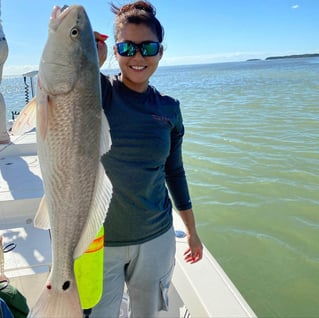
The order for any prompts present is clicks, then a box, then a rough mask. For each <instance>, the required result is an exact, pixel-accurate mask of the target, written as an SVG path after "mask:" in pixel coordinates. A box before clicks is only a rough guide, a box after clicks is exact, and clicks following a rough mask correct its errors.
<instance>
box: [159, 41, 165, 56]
mask: <svg viewBox="0 0 319 318" xmlns="http://www.w3.org/2000/svg"><path fill="white" fill-rule="evenodd" d="M163 54H164V46H163V45H162V44H161V46H160V49H159V55H160V59H161V58H162V57H163Z"/></svg>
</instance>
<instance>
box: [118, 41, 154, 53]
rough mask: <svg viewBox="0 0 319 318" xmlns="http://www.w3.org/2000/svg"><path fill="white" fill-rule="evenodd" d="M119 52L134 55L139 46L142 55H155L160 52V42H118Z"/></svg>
mask: <svg viewBox="0 0 319 318" xmlns="http://www.w3.org/2000/svg"><path fill="white" fill-rule="evenodd" d="M116 47H117V52H118V53H119V54H120V55H121V56H134V55H135V54H136V50H137V48H139V50H140V52H141V54H142V56H155V55H157V53H158V52H159V48H160V43H159V42H143V43H141V44H134V43H132V42H120V43H117V44H116Z"/></svg>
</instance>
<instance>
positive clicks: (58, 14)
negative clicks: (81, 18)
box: [49, 5, 84, 30]
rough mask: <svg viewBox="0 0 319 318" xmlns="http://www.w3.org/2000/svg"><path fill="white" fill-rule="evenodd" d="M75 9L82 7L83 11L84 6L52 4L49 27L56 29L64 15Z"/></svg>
mask: <svg viewBox="0 0 319 318" xmlns="http://www.w3.org/2000/svg"><path fill="white" fill-rule="evenodd" d="M77 9H82V11H84V8H83V7H82V6H81V5H71V6H68V5H64V6H63V7H62V8H61V7H59V6H54V7H53V10H52V12H51V16H50V23H49V27H50V28H51V29H52V30H56V29H57V28H58V27H59V25H60V24H61V23H62V21H63V20H64V19H65V17H66V16H68V14H69V13H70V12H72V11H74V10H77Z"/></svg>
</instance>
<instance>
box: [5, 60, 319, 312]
mask: <svg viewBox="0 0 319 318" xmlns="http://www.w3.org/2000/svg"><path fill="white" fill-rule="evenodd" d="M151 83H152V84H154V85H155V86H156V87H157V88H158V89H159V90H160V91H162V92H163V93H166V94H168V95H171V96H174V97H175V98H177V99H179V100H180V102H181V108H182V112H183V117H184V124H185V129H186V133H185V140H184V163H185V168H186V171H187V175H188V181H189V186H190V192H191V195H192V201H193V205H194V210H195V213H196V219H197V224H198V230H199V233H200V236H201V238H202V240H203V242H204V243H205V245H206V246H207V248H208V249H209V250H210V251H211V252H212V254H213V255H214V257H215V258H216V259H217V260H218V262H219V263H220V264H221V266H222V267H223V268H224V270H225V271H226V272H227V274H228V275H229V277H230V278H231V279H232V281H233V282H234V284H235V285H236V286H237V288H238V289H239V290H240V292H241V293H242V295H243V296H244V297H245V299H246V300H247V301H248V303H249V304H250V306H251V307H252V308H253V310H254V311H255V312H256V314H257V315H258V316H259V317H319V301H318V298H319V243H318V242H319V59H302V58H299V59H284V60H272V61H254V62H238V63H219V64H210V65H191V66H175V67H160V68H159V69H158V71H157V72H156V74H155V75H154V77H153V78H152V81H151ZM1 90H2V93H3V95H4V97H5V100H6V104H7V114H8V116H7V117H8V119H9V118H10V117H11V111H15V110H20V109H21V105H24V84H23V77H22V76H21V77H15V78H4V79H3V82H2V85H1Z"/></svg>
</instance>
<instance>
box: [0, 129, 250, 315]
mask: <svg viewBox="0 0 319 318" xmlns="http://www.w3.org/2000/svg"><path fill="white" fill-rule="evenodd" d="M42 195H43V188H42V179H41V173H40V167H39V161H38V157H37V146H36V136H35V131H30V132H27V133H25V134H23V135H18V136H11V142H10V143H9V144H5V145H0V235H2V236H3V237H4V243H5V244H10V243H14V244H16V248H15V249H14V250H13V251H11V252H10V253H5V274H6V276H8V277H9V278H10V282H11V284H12V285H14V286H16V287H17V288H18V289H19V290H20V292H21V293H22V294H23V295H24V296H25V297H26V298H27V302H28V305H29V306H30V307H32V305H33V304H34V302H35V300H36V299H37V297H38V295H39V293H40V291H41V289H42V287H43V286H44V284H45V281H46V278H47V276H48V272H49V271H50V266H51V247H50V235H49V232H48V231H45V230H40V229H36V228H34V226H33V218H34V215H35V213H36V211H37V207H38V204H39V201H40V198H41V197H42ZM174 226H175V230H176V231H177V233H179V234H180V233H181V232H180V231H184V227H183V225H182V222H181V220H180V219H179V217H178V216H177V214H176V213H174ZM186 244H187V243H186V240H185V238H178V237H177V238H176V247H177V253H176V267H175V271H174V276H173V281H172V286H171V288H170V291H169V294H170V306H169V311H168V312H163V313H162V314H161V317H185V318H186V317H187V318H188V317H210V318H211V317H227V318H229V317H236V318H239V317H241V318H244V317H256V315H255V313H254V312H253V310H252V309H251V307H250V306H249V305H248V303H247V302H246V301H245V299H244V298H243V296H242V295H241V294H240V292H239V291H238V289H237V288H236V287H235V286H234V284H233V283H232V282H231V280H230V279H229V277H228V276H227V275H226V273H225V272H224V271H223V269H222V268H221V266H220V265H219V264H218V262H217V261H216V260H215V258H214V257H213V256H212V255H211V253H210V252H209V251H208V250H207V249H206V248H205V247H204V257H203V260H201V261H200V262H198V263H196V264H192V265H191V264H187V263H185V261H184V259H183V252H184V250H185V249H186ZM126 300H127V299H126V298H125V297H123V303H122V309H123V310H122V311H121V316H122V317H125V316H126Z"/></svg>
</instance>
